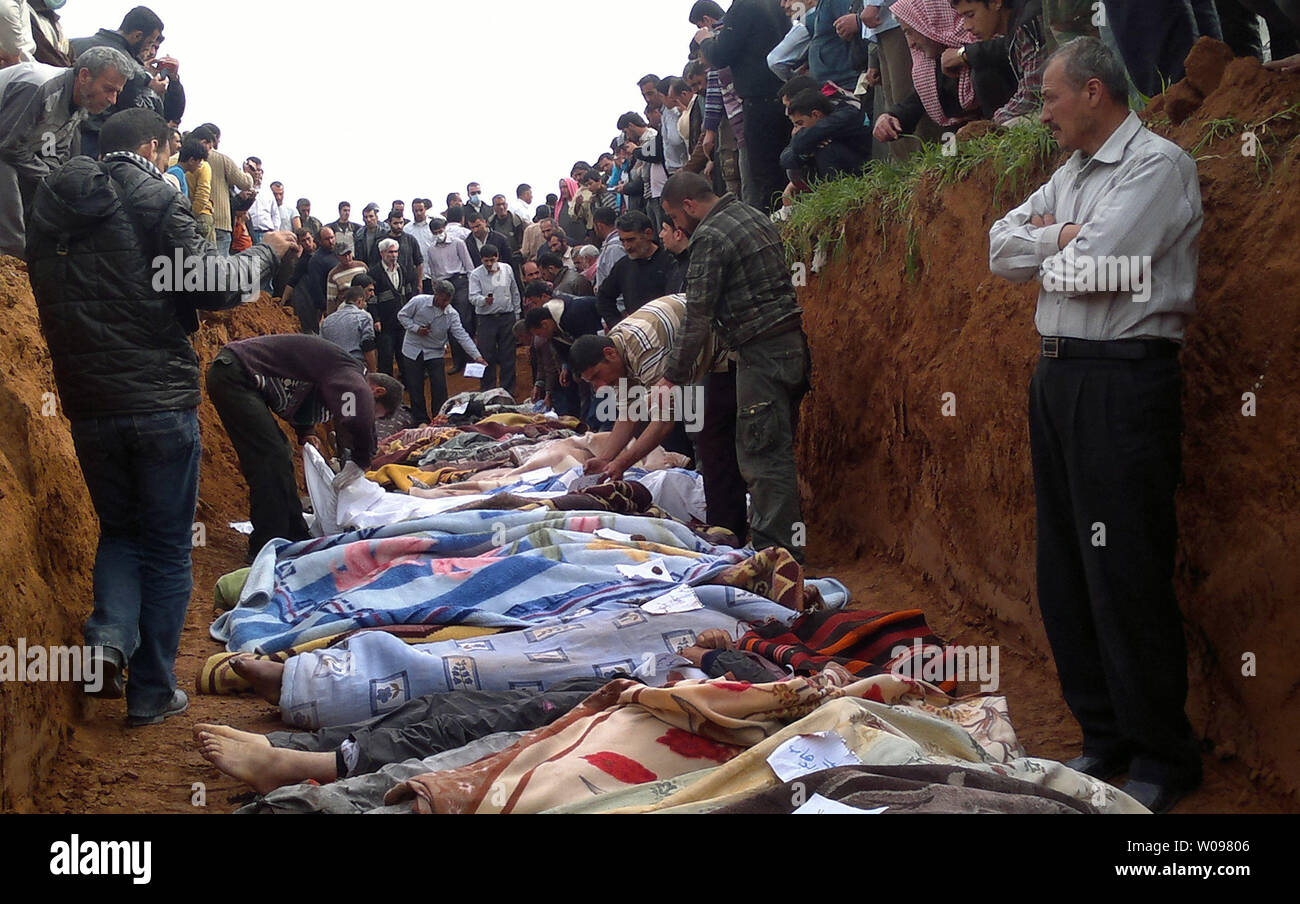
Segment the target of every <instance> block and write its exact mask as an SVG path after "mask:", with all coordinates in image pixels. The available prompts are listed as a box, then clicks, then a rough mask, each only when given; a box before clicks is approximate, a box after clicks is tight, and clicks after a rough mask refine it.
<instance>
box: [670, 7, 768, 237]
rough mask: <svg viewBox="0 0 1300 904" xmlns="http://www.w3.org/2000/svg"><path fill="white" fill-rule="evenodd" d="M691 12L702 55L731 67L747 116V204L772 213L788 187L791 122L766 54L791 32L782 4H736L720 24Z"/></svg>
mask: <svg viewBox="0 0 1300 904" xmlns="http://www.w3.org/2000/svg"><path fill="white" fill-rule="evenodd" d="M700 8H701V4H698V3H697V4H696V9H693V10H692V14H693V15H692V17H691V24H692V25H700V26H702V27H701V28H700V30H699V31H698V32H697V33H696V35H695V41H696V43H698V44H699V48H700V55H701V56H703V57H704V58H705V59H706V60H708V62H709V64H710V65H711V66H713V67H715V68H718V69H721V68H725V67H730V68H731V75H732V78H733V79H734V81H735V86H736V94H738V95H739V96H740V100H741V107H742V111H743V113H744V117H745V152H744V154H742V156H741V170H742V172H741V180H742V186H743V191H744V195H745V197H744V201H745V203H746V204H748V205H750V206H751V207H757V208H758V209H759V210H764V211H768V212H769V213H770V212H771V211H773V210H775V209H776V207H777V206H778V205H779V204H780V199H779V196H780V194H781V190H782V189H783V188H784V187H785V172H784V171H783V170H782V169H781V151H782V149H783V148H784V147H785V146H786V145H787V144H788V143H789V140H790V120H788V119H786V118H785V111H784V110H783V109H782V107H781V102H780V101H778V100H777V98H776V93H777V91H778V90H779V89H780V87H781V81H780V79H778V78H777V77H776V76H775V75H774V74H773V73H772V70H771V69H769V68H768V66H767V55H768V54H769V53H771V52H772V48H773V47H775V46H776V45H777V44H780V43H781V40H782V39H783V38H784V37H785V35H786V32H787V31H789V30H790V20H789V19H788V18H786V16H785V13H783V12H781V5H780V3H779V2H778V0H735V2H734V3H732V4H731V8H730V9H728V10H727V14H726V16H724V17H723V18H722V21H721V22H720V23H716V24H715V25H714V26H713V27H710V23H713V22H714V17H713V16H708V17H707V18H706V17H704V16H702V15H701V14H699V13H698V12H697V10H698V9H700Z"/></svg>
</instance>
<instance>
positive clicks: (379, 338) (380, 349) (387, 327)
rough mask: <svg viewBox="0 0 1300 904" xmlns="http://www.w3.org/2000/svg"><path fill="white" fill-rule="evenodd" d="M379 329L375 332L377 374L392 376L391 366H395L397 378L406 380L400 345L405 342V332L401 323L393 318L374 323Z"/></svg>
mask: <svg viewBox="0 0 1300 904" xmlns="http://www.w3.org/2000/svg"><path fill="white" fill-rule="evenodd" d="M375 326H377V327H379V329H377V330H376V331H375V364H376V365H377V366H378V367H379V373H381V374H388V376H390V377H391V376H394V373H393V365H394V364H396V365H397V373H396V375H395V376H397V377H398V378H399V379H401V380H405V379H406V369H405V366H404V364H403V360H402V343H403V342H405V341H406V330H405V329H404V328H403V327H402V324H401V322H400V321H399V320H398V319H397V318H396V317H394V318H393V319H392V320H386V321H384V322H382V323H376V324H375Z"/></svg>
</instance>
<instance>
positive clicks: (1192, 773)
mask: <svg viewBox="0 0 1300 904" xmlns="http://www.w3.org/2000/svg"><path fill="white" fill-rule="evenodd" d="M1043 101H1044V105H1043V112H1042V119H1043V122H1045V123H1047V124H1048V125H1049V126H1050V128H1051V129H1052V132H1053V134H1054V135H1055V136H1056V139H1057V141H1058V142H1059V143H1060V145H1061V147H1062V148H1063V149H1065V150H1067V151H1073V152H1074V153H1073V154H1072V156H1071V157H1070V159H1069V160H1068V161H1066V163H1065V165H1064V166H1062V167H1061V168H1060V169H1059V170H1057V171H1056V173H1054V174H1053V175H1052V178H1051V179H1050V180H1049V181H1048V183H1047V184H1046V185H1044V186H1043V187H1042V188H1040V189H1039V190H1038V191H1036V192H1034V194H1033V195H1031V196H1030V198H1029V200H1028V201H1026V202H1025V203H1024V204H1022V205H1021V206H1020V207H1018V208H1016V209H1015V210H1013V211H1012V212H1011V213H1009V214H1007V216H1006V217H1004V218H1003V219H1001V220H999V221H998V222H997V223H995V224H994V226H993V228H992V229H991V230H990V232H989V239H990V252H989V260H990V266H991V267H992V270H993V272H994V273H995V274H997V275H999V276H1003V277H1006V278H1007V279H1011V280H1014V281H1017V282H1027V281H1029V280H1032V279H1037V280H1038V281H1040V282H1041V284H1042V286H1043V288H1042V291H1041V292H1040V293H1039V296H1038V312H1037V316H1036V324H1037V326H1038V331H1039V332H1040V333H1041V334H1042V340H1041V343H1042V358H1041V359H1040V360H1039V363H1038V368H1037V370H1036V371H1035V373H1034V378H1033V383H1032V384H1031V386H1030V393H1029V394H1030V404H1029V433H1030V444H1031V449H1032V454H1033V466H1034V492H1035V498H1036V501H1037V509H1038V555H1037V558H1038V561H1037V570H1038V600H1039V606H1040V607H1041V609H1042V613H1043V623H1044V626H1045V628H1046V629H1047V636H1048V640H1049V641H1050V642H1051V645H1052V652H1053V655H1054V656H1055V658H1056V666H1057V671H1058V673H1059V674H1060V679H1061V688H1062V691H1063V693H1064V696H1065V700H1066V703H1068V704H1069V706H1070V710H1071V711H1072V712H1073V713H1074V716H1075V718H1076V719H1078V720H1079V723H1080V725H1081V726H1082V728H1083V755H1082V756H1080V757H1078V758H1076V759H1075V760H1072V761H1071V762H1070V763H1067V765H1069V766H1072V767H1073V768H1076V769H1078V770H1080V771H1082V772H1087V773H1088V774H1090V775H1094V776H1097V777H1099V778H1109V777H1110V776H1113V775H1118V774H1121V773H1124V772H1127V773H1128V774H1129V778H1130V780H1129V782H1128V783H1127V784H1126V785H1125V786H1124V790H1125V791H1126V792H1127V793H1128V794H1130V795H1131V796H1132V797H1134V798H1135V799H1137V800H1138V801H1139V802H1141V803H1142V804H1144V805H1145V806H1147V807H1149V808H1150V809H1152V810H1155V811H1157V812H1160V811H1163V810H1167V809H1169V808H1170V807H1172V806H1173V805H1174V803H1176V802H1177V800H1178V799H1179V797H1181V796H1182V794H1184V793H1186V792H1187V791H1189V790H1191V789H1193V788H1195V787H1196V786H1198V785H1199V784H1200V781H1201V761H1200V754H1199V749H1198V744H1197V741H1196V737H1195V735H1194V734H1193V732H1192V729H1191V726H1190V724H1189V723H1188V721H1187V716H1186V714H1185V712H1184V707H1185V705H1186V699H1187V651H1186V647H1185V642H1184V640H1183V627H1182V620H1181V617H1180V614H1179V610H1178V600H1177V598H1176V597H1175V595H1174V588H1173V573H1174V552H1175V549H1176V548H1177V542H1178V524H1177V520H1176V516H1175V510H1174V492H1175V490H1176V489H1177V486H1178V481H1179V478H1180V474H1181V467H1182V457H1181V456H1182V370H1181V367H1180V365H1179V360H1178V352H1179V349H1180V347H1181V342H1182V340H1183V331H1184V328H1185V327H1186V324H1187V321H1188V319H1189V318H1190V316H1191V315H1192V313H1193V311H1194V309H1195V304H1194V295H1195V290H1196V266H1197V239H1198V237H1199V235H1200V230H1201V223H1202V214H1201V194H1200V185H1199V182H1198V181H1197V173H1196V164H1195V162H1193V161H1192V159H1191V158H1190V157H1189V156H1188V155H1187V154H1186V153H1185V152H1184V151H1183V150H1182V149H1181V148H1179V147H1178V146H1177V145H1175V144H1173V143H1171V142H1169V141H1166V140H1165V139H1163V138H1161V137H1159V136H1157V135H1155V134H1153V133H1151V132H1149V131H1148V130H1147V129H1146V128H1144V127H1143V126H1142V124H1141V122H1140V121H1139V120H1138V118H1137V116H1136V114H1134V113H1132V112H1131V111H1130V110H1129V107H1128V82H1127V79H1126V76H1125V71H1124V67H1123V64H1122V63H1120V61H1119V60H1118V59H1116V57H1115V56H1114V55H1113V54H1112V53H1111V52H1110V51H1109V50H1107V49H1106V47H1105V46H1104V45H1103V44H1102V43H1101V42H1100V41H1098V40H1097V39H1095V38H1079V39H1077V40H1075V41H1072V42H1070V43H1069V44H1066V45H1065V46H1064V47H1063V48H1062V49H1061V50H1059V51H1058V52H1057V53H1056V54H1055V55H1054V56H1053V57H1052V59H1051V60H1050V62H1049V64H1048V66H1047V67H1046V70H1045V72H1044V76H1043Z"/></svg>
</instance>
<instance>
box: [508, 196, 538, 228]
mask: <svg viewBox="0 0 1300 904" xmlns="http://www.w3.org/2000/svg"><path fill="white" fill-rule="evenodd" d="M532 207H533V205H531V204H529V203H528V202H527V201H525V200H524V199H523V198H515V199H514V200H513V201H511V202H510V212H511V213H513V214H514V215H515V216H517V217H519V219H521V220H523V221H524V222H525V223H531V222H532V221H533V217H534V216H535V215H536V214H535V211H534V210H533V209H532Z"/></svg>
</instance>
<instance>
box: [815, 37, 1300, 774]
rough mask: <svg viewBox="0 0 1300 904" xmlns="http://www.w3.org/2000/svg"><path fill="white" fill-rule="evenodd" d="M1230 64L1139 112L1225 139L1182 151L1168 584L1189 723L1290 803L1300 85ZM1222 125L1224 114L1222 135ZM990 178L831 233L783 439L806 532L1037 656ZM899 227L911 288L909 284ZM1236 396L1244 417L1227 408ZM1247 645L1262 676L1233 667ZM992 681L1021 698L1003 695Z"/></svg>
mask: <svg viewBox="0 0 1300 904" xmlns="http://www.w3.org/2000/svg"><path fill="white" fill-rule="evenodd" d="M1226 63H1227V59H1225V58H1223V56H1222V54H1221V53H1220V52H1218V51H1217V50H1216V48H1215V47H1214V46H1212V45H1210V46H1200V47H1198V49H1197V55H1196V56H1195V57H1194V58H1193V59H1192V60H1189V72H1191V73H1192V77H1191V78H1189V80H1188V82H1187V83H1180V85H1179V86H1176V88H1175V90H1174V91H1171V92H1170V95H1169V98H1171V99H1177V100H1178V103H1177V105H1175V104H1173V103H1170V102H1168V101H1167V100H1166V99H1160V100H1157V102H1155V103H1154V104H1153V106H1152V108H1151V109H1150V110H1149V111H1148V114H1147V115H1148V117H1149V118H1152V120H1153V122H1152V124H1153V128H1155V129H1156V130H1157V131H1160V132H1161V133H1162V134H1165V135H1167V136H1168V137H1170V138H1172V139H1173V140H1175V141H1177V142H1179V143H1180V144H1181V145H1182V146H1183V147H1185V148H1188V149H1193V148H1197V145H1198V144H1199V143H1200V142H1201V141H1202V139H1203V138H1204V137H1205V136H1206V135H1207V134H1208V133H1210V132H1211V131H1212V130H1215V131H1216V134H1219V135H1220V137H1218V138H1215V139H1213V140H1210V141H1209V142H1207V143H1206V144H1205V145H1204V146H1201V147H1199V148H1198V149H1197V150H1196V154H1195V155H1196V156H1197V157H1198V163H1199V167H1200V172H1201V189H1202V196H1203V203H1204V209H1205V216H1206V221H1205V226H1204V229H1203V231H1202V240H1201V265H1200V280H1199V288H1198V293H1197V300H1198V306H1199V314H1198V317H1197V318H1196V319H1195V321H1194V322H1193V325H1192V326H1191V328H1190V331H1189V333H1188V336H1187V344H1186V349H1185V352H1184V354H1183V363H1184V367H1185V379H1186V387H1187V388H1186V393H1185V398H1184V408H1185V415H1186V421H1187V430H1186V437H1185V446H1184V448H1185V459H1186V460H1185V484H1184V486H1183V488H1182V490H1181V491H1180V494H1179V497H1178V505H1179V525H1180V543H1179V555H1178V578H1177V590H1178V595H1179V599H1180V602H1181V605H1182V608H1183V612H1184V615H1185V621H1186V630H1187V637H1188V641H1189V647H1190V679H1191V685H1192V691H1191V698H1190V701H1189V715H1190V716H1191V718H1192V721H1193V724H1194V726H1195V727H1196V729H1197V730H1198V732H1200V733H1201V734H1202V736H1203V737H1205V738H1206V743H1207V747H1210V748H1211V749H1212V750H1213V752H1214V753H1216V754H1217V755H1220V756H1224V757H1231V756H1236V757H1239V758H1241V759H1242V760H1243V761H1245V762H1246V763H1248V764H1250V765H1251V766H1252V767H1253V768H1254V769H1255V770H1257V771H1258V778H1259V779H1260V780H1261V781H1262V782H1263V783H1264V784H1266V785H1267V786H1270V787H1274V788H1276V789H1277V790H1282V791H1286V792H1291V793H1294V792H1296V791H1297V790H1298V789H1300V740H1298V737H1300V729H1297V727H1296V726H1297V725H1300V699H1298V698H1297V687H1298V686H1300V682H1298V681H1297V679H1298V678H1300V671H1297V669H1296V667H1295V664H1294V662H1295V658H1294V657H1295V649H1296V647H1297V644H1300V609H1298V607H1297V605H1296V604H1297V603H1298V602H1300V562H1298V560H1297V557H1296V556H1295V555H1294V552H1293V549H1294V544H1295V543H1296V541H1297V539H1300V505H1297V501H1298V500H1297V496H1298V495H1300V494H1298V487H1297V479H1298V478H1297V475H1300V430H1298V428H1300V395H1298V394H1297V392H1296V370H1297V364H1300V329H1298V328H1300V255H1297V254H1296V253H1295V250H1294V232H1295V227H1294V217H1295V212H1296V211H1297V210H1300V140H1297V139H1296V135H1297V133H1300V119H1298V118H1297V116H1296V111H1295V110H1293V109H1292V110H1290V112H1289V113H1288V112H1287V111H1288V110H1289V109H1290V108H1291V107H1292V105H1295V104H1297V102H1300V77H1284V76H1279V75H1274V74H1271V73H1268V72H1265V71H1264V70H1262V69H1261V68H1260V66H1259V64H1258V63H1256V62H1254V61H1253V60H1239V61H1236V62H1233V63H1232V64H1231V65H1230V66H1227V69H1226V72H1225V70H1224V66H1225V64H1226ZM1220 76H1222V82H1221V83H1220ZM1193 82H1195V84H1193ZM1270 117H1272V119H1271V120H1270ZM1229 119H1233V120H1236V121H1238V122H1236V124H1235V125H1229V126H1224V125H1223V123H1224V122H1225V121H1227V120H1229ZM1265 120H1268V122H1266V123H1265V124H1264V125H1263V126H1262V127H1260V128H1257V129H1256V131H1257V132H1258V133H1259V134H1258V135H1257V137H1258V138H1259V148H1260V149H1261V150H1262V151H1263V152H1264V153H1265V154H1266V155H1267V157H1268V165H1265V164H1264V163H1263V161H1262V160H1261V159H1260V157H1259V156H1258V155H1257V156H1256V157H1248V156H1243V155H1242V153H1241V151H1242V148H1243V139H1242V136H1241V133H1242V131H1243V128H1242V125H1241V124H1242V123H1245V124H1259V123H1261V122H1264V121H1265ZM1216 121H1217V122H1218V123H1219V125H1218V126H1217V127H1216V126H1215V125H1214V123H1215V122H1216ZM1175 123H1177V124H1175ZM1056 162H1059V161H1055V162H1054V163H1053V166H1054V165H1055V163H1056ZM1047 172H1048V170H1044V171H1043V173H1041V174H1040V177H1037V178H1035V179H1034V180H1033V181H1032V183H1031V186H1032V187H1036V186H1037V185H1038V184H1040V183H1041V182H1042V181H1044V179H1045V178H1046V175H1047ZM999 175H1000V174H999V173H996V172H991V171H988V170H987V168H986V169H985V170H982V171H977V172H976V173H974V174H973V177H972V178H970V179H968V180H966V181H963V182H961V183H959V184H956V185H954V186H950V187H948V188H945V189H943V190H941V191H937V192H935V191H924V192H922V193H921V194H920V196H918V197H917V198H916V199H915V200H914V204H913V207H912V209H911V211H910V219H909V221H908V222H904V223H898V224H894V225H889V226H887V227H885V228H881V226H880V223H881V216H880V215H879V211H878V210H869V211H867V212H866V213H864V214H863V215H862V216H860V217H856V218H855V219H854V222H851V223H849V224H847V236H848V239H847V242H846V245H845V247H844V249H843V250H842V251H841V253H839V254H838V255H837V256H835V257H834V258H833V259H832V261H831V263H830V264H829V266H828V267H826V268H825V269H824V270H823V271H822V273H821V275H819V276H815V277H813V278H812V279H811V284H810V286H809V287H808V288H807V289H806V290H805V291H803V292H802V294H801V301H802V303H803V305H804V309H805V312H806V313H805V319H806V326H807V330H808V333H809V336H810V340H811V344H812V348H813V355H814V362H815V363H814V367H815V374H814V393H813V395H812V396H810V398H809V400H808V401H807V402H806V403H805V406H804V419H803V421H802V423H801V427H800V434H799V437H798V452H799V458H800V465H801V474H802V481H803V491H804V494H805V502H806V506H805V508H806V514H807V516H808V518H809V521H810V526H811V528H812V531H813V537H814V538H815V539H818V540H820V542H825V543H831V544H835V545H836V546H838V547H840V548H842V549H844V551H845V552H846V553H850V554H862V553H868V552H870V553H884V554H887V555H889V556H891V557H893V558H895V559H897V560H899V561H901V562H904V563H905V564H907V565H909V566H911V567H913V568H915V569H916V570H917V571H919V572H920V573H922V574H923V575H925V576H926V577H928V578H930V579H932V580H933V581H934V582H936V584H937V585H938V586H939V587H940V588H942V589H943V590H944V591H945V592H946V593H947V594H948V595H949V596H950V597H951V598H953V599H954V600H959V601H960V602H961V604H962V605H965V606H968V607H975V608H976V609H982V610H985V612H986V614H987V615H988V616H990V617H992V618H993V619H995V621H996V622H997V623H999V624H1000V625H1001V626H1003V628H1004V630H1003V631H1002V635H1003V636H1004V637H1005V638H1007V641H1006V642H1015V643H1020V644H1024V645H1027V646H1029V647H1032V648H1034V649H1036V650H1038V651H1040V652H1042V653H1045V654H1047V655H1048V661H1050V652H1049V651H1048V647H1047V641H1046V637H1045V635H1044V633H1043V630H1042V626H1041V621H1040V618H1039V615H1038V610H1037V601H1036V598H1035V593H1034V522H1033V517H1034V496H1033V484H1032V477H1031V470H1030V462H1029V450H1028V444H1029V433H1028V415H1027V410H1028V385H1029V379H1030V375H1031V373H1032V369H1033V366H1034V363H1035V360H1036V357H1037V344H1036V336H1037V334H1036V333H1035V331H1034V328H1033V312H1034V303H1035V298H1036V294H1037V290H1036V287H1034V286H1019V285H1013V284H1010V283H1008V282H1005V281H1004V280H1001V279H999V278H996V277H994V276H992V275H991V274H990V273H989V270H988V229H989V227H990V226H991V225H992V223H993V222H994V220H996V219H997V218H998V217H1000V216H1002V214H1003V213H1004V212H1005V211H1007V210H1009V209H1010V208H1012V207H1014V206H1016V205H1017V204H1019V203H1020V202H1021V201H1022V200H1023V197H1021V196H1019V195H1016V196H1012V195H1009V194H1007V193H1006V192H1003V193H1001V195H1000V196H997V197H995V196H994V186H995V185H997V183H998V178H999ZM1032 187H1031V188H1030V189H1026V190H1025V191H1024V192H1022V193H1021V194H1024V195H1027V194H1028V192H1029V191H1030V190H1032ZM909 236H910V239H911V242H912V243H913V247H914V259H915V260H917V261H918V262H919V272H918V273H917V274H916V275H915V279H914V280H913V279H909V278H908V276H907V274H906V273H905V262H904V251H903V249H905V248H907V246H908V243H909ZM1247 392H1253V393H1255V400H1256V405H1257V409H1256V414H1255V416H1254V417H1247V416H1244V415H1243V405H1244V404H1245V403H1244V402H1243V394H1244V393H1247ZM945 393H953V394H954V396H955V399H954V400H953V401H954V403H955V406H956V407H955V413H956V416H955V417H945V416H944V411H943V408H944V394H945ZM1247 653H1251V654H1254V657H1255V661H1256V669H1257V674H1256V675H1255V677H1246V676H1244V675H1243V674H1242V671H1243V656H1244V655H1245V654H1247ZM1004 690H1005V691H1006V692H1007V693H1009V694H1010V695H1011V696H1012V697H1013V698H1014V695H1015V688H1005V689H1004Z"/></svg>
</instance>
